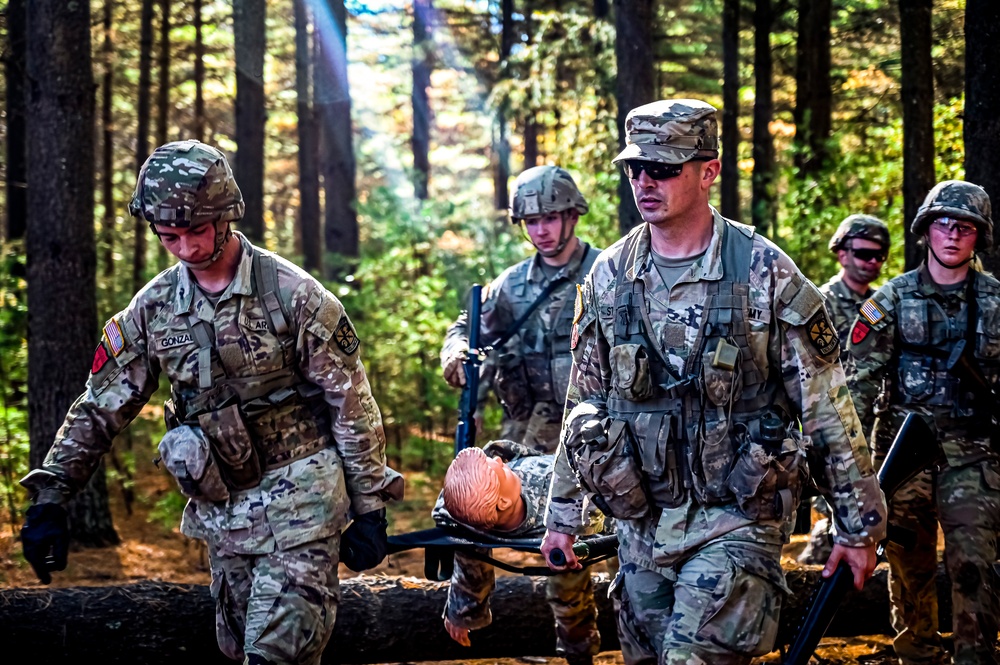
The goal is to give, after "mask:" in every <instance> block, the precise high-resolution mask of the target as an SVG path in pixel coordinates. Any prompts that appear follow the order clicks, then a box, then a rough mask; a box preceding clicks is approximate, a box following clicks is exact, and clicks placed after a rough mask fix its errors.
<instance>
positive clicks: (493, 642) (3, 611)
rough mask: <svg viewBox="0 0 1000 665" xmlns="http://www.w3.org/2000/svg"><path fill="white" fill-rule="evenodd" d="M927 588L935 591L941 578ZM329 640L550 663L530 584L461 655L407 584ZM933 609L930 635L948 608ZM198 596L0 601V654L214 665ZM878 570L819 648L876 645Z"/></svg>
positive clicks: (120, 593)
mask: <svg viewBox="0 0 1000 665" xmlns="http://www.w3.org/2000/svg"><path fill="white" fill-rule="evenodd" d="M819 570H820V569H819V568H818V567H803V568H794V569H790V570H787V571H786V572H787V578H788V584H789V586H790V587H791V589H792V592H793V593H792V596H791V597H789V598H788V599H787V602H786V603H785V606H784V609H783V611H782V619H781V629H780V632H779V637H778V642H779V644H788V643H789V642H790V641H791V638H792V637H793V634H794V630H795V627H796V626H797V625H798V623H799V621H800V620H801V617H802V616H803V614H804V612H805V608H806V607H807V605H808V601H809V598H810V596H811V593H812V589H813V588H815V586H816V584H818V582H819ZM594 583H595V589H596V593H597V600H598V609H599V611H600V619H599V627H600V630H601V638H602V642H603V643H602V647H603V649H604V650H614V649H617V648H618V638H617V635H616V633H615V626H614V613H613V610H612V605H611V601H610V600H609V599H608V597H607V593H608V585H609V580H608V576H607V575H595V577H594ZM938 583H939V584H938V586H939V589H940V590H943V589H944V588H946V586H945V585H947V579H946V577H945V575H944V573H943V570H942V571H940V573H939V579H938ZM341 591H342V603H341V606H340V610H339V612H338V616H337V627H336V630H335V632H334V636H333V639H332V640H331V642H330V645H329V647H328V648H327V650H326V653H325V654H324V657H323V663H326V664H334V663H392V662H403V661H410V662H412V661H422V660H451V659H468V658H499V657H504V656H551V655H554V653H555V636H554V633H553V629H552V615H551V613H550V611H549V609H548V606H547V605H546V602H545V583H544V580H543V579H542V578H532V577H515V576H504V577H500V578H498V584H497V591H496V593H495V594H494V597H493V624H492V625H491V626H489V627H488V628H485V629H483V630H480V631H474V632H473V633H472V643H473V647H472V648H471V649H467V648H465V647H461V646H459V645H457V644H455V643H454V642H453V641H452V640H451V639H450V638H449V637H448V635H447V634H446V633H445V631H444V628H443V627H442V622H441V618H440V617H441V611H442V609H443V607H444V603H445V599H446V594H447V583H444V582H429V581H427V580H420V579H415V578H408V577H359V578H354V579H348V580H344V581H343V583H342V585H341ZM939 597H940V598H941V603H940V607H941V615H942V616H941V621H942V624H941V625H942V626H943V627H945V628H947V627H948V626H949V625H950V621H951V618H950V611H951V608H950V606H951V603H950V598H949V596H948V594H947V593H939ZM214 626H215V621H214V604H213V602H212V598H211V596H210V595H209V591H208V587H205V586H199V585H184V584H166V583H161V582H155V581H145V582H139V583H137V584H127V585H122V586H106V587H73V588H67V589H37V588H30V589H29V588H22V589H5V590H0V644H2V645H3V652H4V654H5V659H4V660H5V662H25V663H31V665H46V664H48V663H52V664H53V665H55V664H59V665H64V664H65V663H67V662H80V663H89V662H93V663H102V664H103V665H117V664H122V665H125V664H128V665H136V664H137V663H141V664H143V665H160V664H163V665H167V664H178V663H180V664H182V665H222V664H224V663H228V662H230V661H228V660H227V659H225V658H224V657H223V656H222V655H221V654H220V653H219V651H218V649H217V647H216V644H215V633H214ZM889 630H890V628H889V606H888V597H887V591H886V571H885V568H884V566H883V567H880V569H879V570H878V571H877V572H876V574H875V577H874V578H873V579H872V580H871V581H870V582H869V583H868V584H867V585H866V586H865V589H864V591H862V592H860V593H858V592H852V593H851V595H849V596H848V597H847V599H846V600H845V601H844V606H843V607H842V608H841V611H840V612H839V613H838V615H837V619H836V620H835V621H834V623H833V625H832V626H831V629H830V631H829V633H828V634H829V635H830V636H850V635H871V634H880V633H881V634H885V633H888V632H889Z"/></svg>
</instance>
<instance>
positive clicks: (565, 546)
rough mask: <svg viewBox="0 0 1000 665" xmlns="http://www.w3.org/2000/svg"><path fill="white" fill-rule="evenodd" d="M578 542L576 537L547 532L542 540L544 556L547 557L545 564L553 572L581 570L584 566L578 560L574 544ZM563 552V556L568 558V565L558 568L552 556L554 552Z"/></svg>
mask: <svg viewBox="0 0 1000 665" xmlns="http://www.w3.org/2000/svg"><path fill="white" fill-rule="evenodd" d="M575 542H576V536H573V535H570V534H567V533H560V532H558V531H546V532H545V537H544V538H542V547H541V551H542V556H544V557H545V563H547V564H548V566H549V568H551V569H552V570H580V569H581V568H583V565H582V564H581V563H580V560H579V559H577V558H576V554H575V553H574V552H573V543H575ZM557 549H558V550H562V553H563V555H564V556H565V557H566V563H565V564H564V565H562V566H557V565H556V564H554V563H553V562H552V558H551V554H552V551H553V550H557Z"/></svg>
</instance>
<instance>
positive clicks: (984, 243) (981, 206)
mask: <svg viewBox="0 0 1000 665" xmlns="http://www.w3.org/2000/svg"><path fill="white" fill-rule="evenodd" d="M992 212H993V211H992V206H991V205H990V196H989V194H987V193H986V190H985V189H983V188H982V187H980V186H979V185H977V184H975V183H971V182H965V181H964V180H945V181H944V182H939V183H938V184H936V185H934V187H933V188H931V191H929V192H927V196H926V198H924V203H923V205H921V206H920V209H919V210H917V216H916V217H914V218H913V224H912V225H911V226H910V230H911V231H912V232H913V234H914V235H916V236H923V235H924V234H925V233H927V229H928V227H929V226H930V223H931V222H933V221H934V220H935V219H937V218H938V217H954V218H956V219H964V220H966V221H969V222H972V223H973V224H975V225H976V228H977V229H978V230H979V236H978V237H977V238H976V249H977V250H987V249H990V248H992V247H993V218H992Z"/></svg>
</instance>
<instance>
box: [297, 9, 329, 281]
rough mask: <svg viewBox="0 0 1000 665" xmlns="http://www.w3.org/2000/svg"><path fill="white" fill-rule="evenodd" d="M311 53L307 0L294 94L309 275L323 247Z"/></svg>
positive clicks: (300, 20)
mask: <svg viewBox="0 0 1000 665" xmlns="http://www.w3.org/2000/svg"><path fill="white" fill-rule="evenodd" d="M311 55H312V51H311V49H310V46H309V15H308V13H307V11H306V0H295V93H296V97H297V105H296V108H297V111H298V129H299V198H300V203H299V238H300V239H301V242H302V256H303V260H304V263H305V265H304V266H303V267H304V268H305V269H306V270H308V271H309V272H313V273H315V272H322V270H323V245H322V242H321V239H320V222H319V216H320V208H319V145H318V143H317V140H316V139H317V136H316V134H317V132H316V116H315V114H314V111H313V108H312V104H311V103H310V90H309V84H310V82H311V79H312V72H311V69H312V67H311V64H312V63H311V60H312V58H311Z"/></svg>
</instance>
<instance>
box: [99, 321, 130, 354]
mask: <svg viewBox="0 0 1000 665" xmlns="http://www.w3.org/2000/svg"><path fill="white" fill-rule="evenodd" d="M104 338H105V339H107V340H108V348H109V349H111V353H112V354H113V355H114V356H115V357H116V358H117V357H118V354H119V353H121V352H122V349H124V348H125V338H124V337H122V329H121V327H120V326H119V325H118V321H117V320H116V319H111V320H110V321H108V324H107V325H106V326H104Z"/></svg>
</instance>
